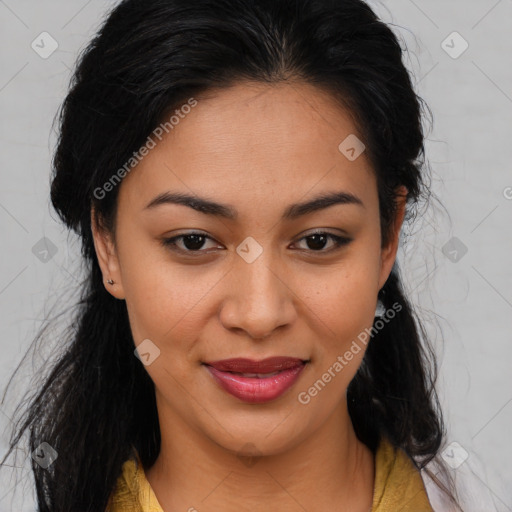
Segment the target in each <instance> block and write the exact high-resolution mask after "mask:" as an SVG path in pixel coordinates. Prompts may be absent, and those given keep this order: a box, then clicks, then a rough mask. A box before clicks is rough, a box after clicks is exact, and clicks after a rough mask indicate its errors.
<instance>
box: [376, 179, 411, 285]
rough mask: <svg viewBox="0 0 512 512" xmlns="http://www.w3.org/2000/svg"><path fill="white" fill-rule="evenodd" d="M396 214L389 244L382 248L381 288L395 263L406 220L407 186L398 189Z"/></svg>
mask: <svg viewBox="0 0 512 512" xmlns="http://www.w3.org/2000/svg"><path fill="white" fill-rule="evenodd" d="M395 202H396V214H395V219H394V222H393V226H392V230H391V233H390V237H389V241H388V244H387V245H386V246H385V247H383V248H382V250H381V268H380V278H379V290H380V289H381V288H382V287H383V286H384V284H385V283H386V281H387V279H388V277H389V274H391V269H392V268H393V264H394V263H395V259H396V253H397V251H398V243H399V240H400V229H401V227H402V223H403V221H404V216H405V206H406V202H407V188H406V187H405V186H403V185H402V186H400V187H398V188H397V189H396V197H395Z"/></svg>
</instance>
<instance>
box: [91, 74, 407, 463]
mask: <svg viewBox="0 0 512 512" xmlns="http://www.w3.org/2000/svg"><path fill="white" fill-rule="evenodd" d="M196 100H197V105H196V106H194V107H193V108H191V109H190V112H189V113H188V114H186V115H182V116H180V119H179V123H177V124H175V125H174V127H173V129H172V130H170V131H169V133H168V134H167V133H165V132H164V134H165V136H163V137H162V140H161V141H159V140H158V138H155V137H153V138H154V139H155V141H156V142H157V144H156V146H155V147H154V148H152V149H151V150H150V151H149V153H148V154H147V155H146V156H145V157H144V158H143V159H142V160H141V162H140V163H139V164H138V165H137V166H136V168H134V169H133V170H132V171H131V172H130V173H129V174H127V175H126V177H125V178H124V179H123V181H122V183H121V184H120V185H119V186H120V190H119V197H118V210H117V216H116V237H115V240H113V239H112V237H110V236H109V234H108V233H104V232H100V230H99V229H98V228H97V226H95V225H93V233H94V240H95V246H96V252H97V255H98V259H99V262H100V265H101V268H102V271H103V276H104V279H105V281H106V280H107V279H113V280H114V281H115V285H114V286H110V285H108V284H106V286H107V289H108V290H109V292H110V293H112V294H113V295H114V296H115V297H117V298H119V299H124V300H125V301H126V306H127V310H128V314H129V320H130V325H131V329H132V333H133V338H134V340H135V344H136V345H139V344H140V343H141V342H143V340H150V341H149V342H148V341H145V342H144V343H146V345H145V347H146V348H145V350H144V352H145V353H148V354H149V356H145V358H146V362H150V361H151V362H150V364H147V365H146V366H145V368H146V370H147V371H148V373H149V375H150V376H151V378H152V380H153V381H154V383H155V389H156V394H157V404H158V409H159V415H160V421H161V422H162V420H163V418H165V421H168V422H169V423H170V424H175V425H178V424H181V425H186V427H188V428H189V429H192V430H193V431H194V432H196V433H199V434H201V435H204V436H205V437H206V438H208V439H210V440H213V441H214V442H215V443H216V444H217V445H218V446H221V447H224V448H226V449H228V450H233V451H238V450H240V447H242V446H243V445H245V444H246V443H248V442H250V443H251V444H252V445H255V446H256V447H257V448H258V450H259V452H261V453H266V454H272V453H274V454H275V453H279V452H280V451H282V450H285V449H287V448H289V447H290V446H292V445H296V444H298V443H300V442H302V441H304V440H306V439H307V438H308V436H310V435H312V434H313V432H315V430H317V429H318V428H319V427H320V426H321V425H322V423H324V422H326V421H327V418H329V417H330V416H331V415H332V414H333V412H335V411H336V410H337V409H338V408H340V407H341V408H343V407H345V408H346V399H345V393H346V389H347V386H348V384H349V382H350V380H351V379H352V378H353V376H354V374H355V372H356V370H357V368H358V366H359V364H360V363H361V360H362V358H363V355H364V349H365V345H364V344H362V343H359V346H360V350H359V352H357V353H355V350H353V351H352V358H351V359H350V360H347V358H344V361H345V364H342V369H341V370H339V371H336V370H335V371H334V373H333V372H332V371H331V378H330V379H329V382H328V383H325V386H323V387H322V389H321V390H320V391H317V393H314V392H313V394H311V393H308V390H309V389H310V388H311V387H312V386H313V385H314V383H315V382H317V381H318V379H321V378H322V375H323V374H325V373H326V372H328V369H329V368H331V369H332V368H333V365H335V363H336V361H338V362H339V363H340V364H341V362H340V360H339V356H343V355H344V354H345V353H346V352H347V351H349V350H350V347H351V346H353V341H354V340H357V339H358V335H360V334H361V332H363V331H364V330H365V328H368V329H369V328H371V326H372V324H373V320H374V313H375V307H376V302H377V293H378V291H379V289H380V288H381V287H382V286H383V285H384V283H385V281H386V279H387V277H388V275H389V273H390V271H391V267H392V265H393V262H394V258H395V255H396V249H397V240H398V231H399V228H400V225H401V222H402V219H403V208H402V209H400V210H399V214H398V216H397V221H396V224H395V230H396V231H395V236H394V237H392V241H391V243H390V244H389V245H388V246H386V247H384V248H382V247H381V237H380V221H379V202H378V195H377V187H376V179H375V176H374V173H373V171H372V169H371V167H370V163H369V161H368V159H367V158H366V155H365V153H364V152H363V153H362V154H361V155H360V156H359V157H358V158H356V159H353V158H350V159H349V158H347V156H346V155H349V156H352V155H351V153H350V152H348V153H343V152H342V151H340V149H339V145H340V143H341V142H342V141H344V140H345V139H346V138H347V137H349V136H353V135H356V136H357V137H358V138H359V139H362V136H361V135H360V134H358V132H357V131H356V128H355V126H354V124H353V123H352V121H351V118H350V116H349V115H347V113H346V112H345V111H344V110H343V109H342V108H341V107H340V106H339V105H338V104H337V103H335V102H334V100H333V99H332V98H331V97H330V96H329V95H327V94H326V93H324V92H322V91H320V90H318V89H316V88H314V87H313V86H310V85H305V84H302V85H299V84H296V85H294V86H293V87H292V86H290V85H286V84H282V85H275V86H269V85H255V84H247V83H243V84H242V83H241V84H238V85H236V86H234V87H231V88H229V89H224V90H221V91H216V92H215V94H210V95H209V96H208V97H196ZM187 111H188V109H187ZM349 140H350V139H349ZM165 193H168V194H183V195H189V196H192V197H193V198H194V199H195V200H197V202H196V203H195V205H196V206H197V208H198V209H195V208H193V207H191V206H190V205H189V206H187V205H185V204H176V203H174V202H172V201H166V200H165V199H162V196H161V194H165ZM332 194H339V196H338V198H337V201H331V202H327V203H323V204H321V202H316V208H315V203H312V204H310V206H309V207H304V208H301V207H300V206H294V207H292V205H301V204H303V203H310V202H311V201H314V200H315V199H317V198H319V197H321V196H327V195H332ZM159 196H160V200H159V201H156V202H155V201H154V200H155V198H157V197H159ZM199 199H200V200H205V201H209V202H211V203H216V204H218V205H222V207H219V206H217V207H215V208H213V207H211V205H210V207H209V208H203V209H201V208H199V204H200V202H199ZM151 203H153V204H152V206H148V205H150V204H151ZM402 206H403V205H402ZM315 233H316V235H315ZM158 351H159V352H158ZM275 356H285V357H287V358H298V359H299V360H300V361H307V362H306V363H305V364H304V365H300V367H299V370H298V373H297V372H295V373H297V375H296V376H295V378H291V377H287V379H288V380H286V379H285V380H286V382H285V384H283V382H281V384H279V383H278V384H270V385H268V386H267V388H268V389H267V388H265V389H266V391H265V390H264V389H263V387H258V386H259V385H260V384H261V383H260V384H257V383H256V384H255V383H254V381H255V380H260V379H256V378H251V377H245V379H250V381H251V383H252V384H251V383H249V384H247V385H246V384H244V383H243V382H242V384H240V383H239V384H238V385H236V384H235V385H234V387H235V388H236V389H235V391H236V393H238V394H240V393H242V395H243V396H245V398H243V397H242V398H241V397H240V396H236V393H235V394H233V393H232V392H228V391H226V389H225V388H224V387H223V386H222V385H220V383H219V381H218V380H217V378H216V377H215V376H214V371H212V370H211V369H210V368H209V367H208V366H207V365H205V363H208V362H214V361H219V360H224V359H232V358H247V359H251V360H255V361H260V360H263V359H266V358H269V357H275ZM337 368H339V367H337ZM249 373H251V372H249ZM284 373H285V374H286V375H288V374H290V371H288V372H284ZM230 375H232V374H230ZM228 380H229V377H228ZM261 380H262V379H261ZM277 380H279V379H277ZM324 380H325V379H324ZM265 381H267V379H265ZM244 382H248V381H244ZM267 382H269V381H267ZM274 382H276V381H274ZM244 386H245V387H244ZM251 386H252V387H251ZM261 386H264V385H263V384H261ZM272 386H274V387H272ZM276 386H277V387H276ZM279 386H281V387H279ZM317 388H318V386H317ZM283 389H284V391H283ZM237 390H238V391H237ZM269 390H270V391H269ZM272 390H273V391H272ZM276 390H277V391H276ZM244 393H245V395H244ZM265 393H267V394H265ZM272 393H274V394H272ZM276 393H277V394H276ZM306 395H307V396H309V398H310V399H309V400H307V397H306ZM301 398H302V400H301ZM305 402H307V403H305Z"/></svg>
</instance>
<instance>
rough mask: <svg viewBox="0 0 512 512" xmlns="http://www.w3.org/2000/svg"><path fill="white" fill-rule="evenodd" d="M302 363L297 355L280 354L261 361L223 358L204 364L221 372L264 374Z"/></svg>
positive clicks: (294, 366)
mask: <svg viewBox="0 0 512 512" xmlns="http://www.w3.org/2000/svg"><path fill="white" fill-rule="evenodd" d="M303 363H304V361H303V360H302V359H299V358H297V357H284V356H280V357H268V358H267V359H263V360H261V361H254V360H252V359H244V358H237V359H223V360H221V361H213V362H209V363H205V364H207V365H208V366H212V367H213V368H215V369H216V370H220V371H222V372H234V373H253V374H254V373H256V374H264V373H273V372H279V371H282V370H289V369H291V368H296V367H297V366H300V365H302V364H303Z"/></svg>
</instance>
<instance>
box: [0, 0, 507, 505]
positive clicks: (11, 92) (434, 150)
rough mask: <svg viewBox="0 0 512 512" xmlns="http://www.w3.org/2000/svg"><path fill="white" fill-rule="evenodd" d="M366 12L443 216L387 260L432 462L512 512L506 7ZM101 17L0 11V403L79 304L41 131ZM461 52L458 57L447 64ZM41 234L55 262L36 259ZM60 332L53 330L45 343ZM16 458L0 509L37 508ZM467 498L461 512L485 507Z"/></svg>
mask: <svg viewBox="0 0 512 512" xmlns="http://www.w3.org/2000/svg"><path fill="white" fill-rule="evenodd" d="M369 3H370V4H371V5H372V6H373V7H374V8H375V9H376V11H377V13H378V14H379V15H380V16H381V17H382V18H383V20H384V21H386V22H388V23H393V24H394V25H393V29H394V31H395V32H396V33H397V34H398V35H399V37H400V39H401V40H402V42H403V46H404V47H405V46H406V47H407V49H408V54H406V64H407V66H408V68H409V69H410V70H411V72H412V73H413V75H414V77H415V84H416V88H417V92H418V94H419V95H420V96H421V97H422V98H424V99H425V101H426V102H427V103H428V105H429V106H430V108H431V110H432V112H433V116H434V125H433V130H432V131H431V132H430V133H429V135H428V141H427V146H426V147H427V158H428V159H429V162H430V166H431V169H432V177H433V180H432V187H433V190H434V191H435V193H436V194H437V196H438V197H439V200H440V202H441V204H442V205H443V206H444V208H443V207H442V206H441V204H437V203H434V204H433V207H431V208H429V209H428V210H426V211H424V212H422V213H421V215H419V216H418V219H417V222H416V224H414V226H413V227H412V229H411V228H408V227H405V228H404V233H403V238H402V240H403V241H406V243H405V244H402V245H401V248H400V252H399V256H398V257H399V261H400V262H401V268H402V272H403V276H404V278H405V281H406V287H407V289H408V291H409V293H410V297H411V300H412V301H413V302H414V303H415V304H417V305H418V308H419V310H420V312H421V314H422V315H424V318H425V321H426V325H427V327H428V329H429V332H430V335H431V336H432V338H433V340H434V343H435V346H436V349H437V352H438V357H439V365H440V376H439V393H440V397H441V400H442V404H443V407H444V411H445V415H446V422H447V427H448V434H449V435H448V442H447V444H450V443H452V442H456V443H458V445H451V446H449V447H447V451H446V452H445V455H446V456H447V457H449V459H450V460H451V461H452V463H453V464H454V465H456V466H457V467H454V468H453V469H452V470H451V471H452V473H453V474H454V475H455V476H456V477H458V476H459V475H461V474H463V473H468V474H469V473H470V474H471V475H472V476H473V483H472V484H471V486H470V487H471V491H468V492H475V493H479V496H483V495H485V496H486V498H485V499H487V500H488V501H486V503H488V504H490V505H486V507H489V508H485V510H494V509H496V510H499V511H509V510H512V490H511V489H510V487H509V486H507V485H506V484H507V483H510V482H512V464H511V463H510V461H511V460H512V449H511V442H510V438H509V437H508V431H507V427H510V426H511V424H512V421H511V420H512V404H511V402H512V386H511V380H512V379H511V372H510V368H511V355H512V344H511V342H512V336H511V332H512V290H511V286H510V285H511V284H512V279H511V278H512V271H511V269H510V262H511V253H512V241H511V235H512V229H511V225H512V223H511V221H512V173H511V168H510V165H511V164H510V162H511V161H512V149H511V148H512V141H511V140H510V138H511V136H512V124H511V121H512V65H511V64H512V58H511V55H512V42H511V39H510V34H511V33H512V30H511V29H512V0H498V1H497V0H478V1H477V0H472V1H468V0H451V1H449V2H447V1H446V0H430V1H428V2H425V1H423V2H422V1H420V0H416V1H412V0H390V1H386V2H369ZM113 5H114V2H111V1H110V2H100V1H99V0H89V1H84V2H81V1H80V2H79V1H69V0H68V1H64V0H52V1H49V0H47V1H35V0H31V1H28V0H21V1H20V0H17V1H15V0H5V1H3V0H0V20H1V30H0V52H1V56H2V66H1V69H0V104H1V112H2V117H1V126H0V145H1V153H0V154H1V168H0V173H1V190H0V228H1V239H2V251H1V252H0V258H1V268H0V312H1V313H0V315H1V316H0V319H1V337H0V350H1V357H0V389H1V390H2V396H3V390H4V388H5V385H6V384H7V381H8V378H9V377H10V376H11V374H12V372H13V371H14V369H15V368H16V366H17V365H18V363H19V362H20V360H21V358H22V356H23V355H24V354H25V352H26V350H27V349H28V347H29V345H30V343H31V342H32V340H33V338H34V336H35V334H36V332H37V330H38V329H39V327H40V326H41V325H42V321H43V319H44V318H46V317H47V316H48V315H49V314H57V313H59V312H60V311H61V310H62V309H64V308H65V307H67V306H69V305H70V304H72V301H73V300H75V299H76V294H77V285H78V282H79V279H80V267H79V246H78V244H77V241H76V239H75V237H74V236H73V235H72V236H68V234H67V232H66V230H65V229H64V228H63V227H62V226H61V224H60V223H59V222H58V221H57V217H56V214H55V213H54V212H53V211H50V206H49V171H50V160H51V154H52V149H53V147H54V144H55V139H56V138H55V134H54V133H53V132H52V121H53V118H54V115H55V113H56V111H57V109H58V107H59V105H60V103H61V101H62V100H63V98H64V96H65V93H66V88H67V85H68V80H69V77H70V69H71V68H72V67H73V63H74V61H75V59H76V56H77V52H78V51H79V50H80V49H81V48H83V47H84V45H85V44H86V43H87V42H88V41H89V40H90V38H91V37H92V36H93V34H94V33H95V31H96V29H97V28H98V25H99V23H100V22H101V20H102V18H103V16H104V13H105V12H106V10H107V9H108V8H110V7H111V6H113ZM44 31H46V32H48V33H49V34H50V35H51V36H52V37H53V38H54V39H55V40H56V41H57V43H58V48H57V50H56V51H55V52H54V53H53V54H52V55H50V56H49V57H48V58H46V59H43V58H42V57H41V56H40V55H39V54H38V53H36V51H34V50H33V49H32V47H31V43H32V41H34V40H36V42H37V41H38V40H39V41H40V38H39V39H36V38H38V36H39V35H40V34H41V33H42V32H44ZM454 31H456V32H458V33H459V34H460V36H458V35H452V33H453V32H454ZM461 37H462V38H463V39H461ZM464 40H465V41H467V43H468V44H469V47H468V49H467V50H466V51H465V52H464V53H462V55H460V56H459V55H458V53H459V52H460V51H461V49H463V44H464ZM443 41H445V43H443ZM47 43H48V40H47ZM45 48H49V43H48V44H45ZM449 53H451V55H449ZM454 57H457V58H454ZM43 237H46V238H48V239H49V240H50V241H51V243H52V244H53V245H54V247H55V249H54V250H55V251H56V252H55V254H53V252H51V251H50V253H49V254H48V255H46V256H45V254H44V253H41V248H40V246H39V245H38V244H41V239H42V238H43ZM454 237H455V238H454ZM466 250H467V252H465V251H466ZM53 306H55V308H56V309H51V308H52V307H53ZM62 325H63V326H64V325H65V318H64V319H63V321H62ZM57 335H58V332H57V331H56V332H55V336H52V335H51V333H50V340H51V339H53V338H55V339H56V337H57ZM443 340H444V341H443ZM56 350H58V347H56V346H55V344H53V345H52V344H51V341H50V342H49V343H46V344H44V345H43V346H42V347H40V348H39V349H38V350H37V351H36V352H35V355H34V357H32V355H31V356H30V357H29V358H28V359H27V361H26V362H25V363H24V365H23V366H22V371H21V373H20V374H19V375H18V377H17V378H16V379H15V381H14V384H13V387H12V388H10V391H9V393H8V395H7V397H6V400H5V401H4V402H3V403H2V404H0V428H1V432H2V436H1V437H0V451H1V455H2V456H3V454H4V453H5V449H6V446H7V444H6V443H7V434H8V432H9V431H8V429H9V427H10V426H11V419H10V418H11V417H12V414H13V410H14V407H15V405H16V399H17V398H19V397H21V396H22V393H23V392H24V391H25V390H26V388H27V385H28V384H29V383H30V379H31V375H32V372H34V371H36V370H37V369H38V368H39V367H40V365H42V364H44V361H45V360H46V359H47V358H48V357H51V356H52V354H53V353H55V351H56ZM91 449H94V447H91ZM28 456H29V455H28V454H27V453H26V452H23V450H20V451H19V452H18V453H17V458H16V461H14V460H12V461H11V462H9V464H11V465H15V466H18V467H19V469H18V471H17V472H16V473H13V472H12V470H11V468H10V467H7V468H3V469H2V470H1V471H0V511H11V510H16V511H25V510H26V511H30V510H35V506H34V502H33V489H32V477H31V473H30V472H29V471H28V470H27V468H28V458H27V457H28ZM466 456H467V458H465V457H466ZM464 459H465V460H464ZM453 461H455V462H453ZM477 499H478V498H475V499H474V500H473V503H472V504H471V505H468V506H467V510H469V511H471V510H475V511H480V510H484V508H479V507H480V506H479V505H477ZM469 501H471V500H469Z"/></svg>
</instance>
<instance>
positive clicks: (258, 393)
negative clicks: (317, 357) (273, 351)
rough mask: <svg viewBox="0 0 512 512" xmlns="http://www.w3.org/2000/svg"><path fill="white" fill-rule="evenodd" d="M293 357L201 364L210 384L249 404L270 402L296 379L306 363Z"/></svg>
mask: <svg viewBox="0 0 512 512" xmlns="http://www.w3.org/2000/svg"><path fill="white" fill-rule="evenodd" d="M307 362H308V361H303V360H302V359H299V358H296V357H284V356H283V357H269V358H267V359H263V360H261V361H254V360H251V359H242V358H238V359H224V360H221V361H212V362H208V363H204V364H205V366H206V368H207V369H208V370H209V372H210V374H211V375H212V376H213V377H214V380H215V381H216V382H217V384H219V385H220V387H221V388H222V389H223V390H224V391H227V392H228V393H230V394H231V395H233V396H235V397H236V398H239V399H240V400H243V401H244V402H249V403H262V402H268V401H270V400H274V399H275V398H277V397H279V396H281V395H282V394H283V393H284V392H285V391H287V390H288V389H289V388H290V387H291V386H292V385H293V384H294V383H295V381H296V380H297V379H298V378H299V375H300V374H301V373H302V370H303V369H304V367H305V365H306V363H307Z"/></svg>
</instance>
